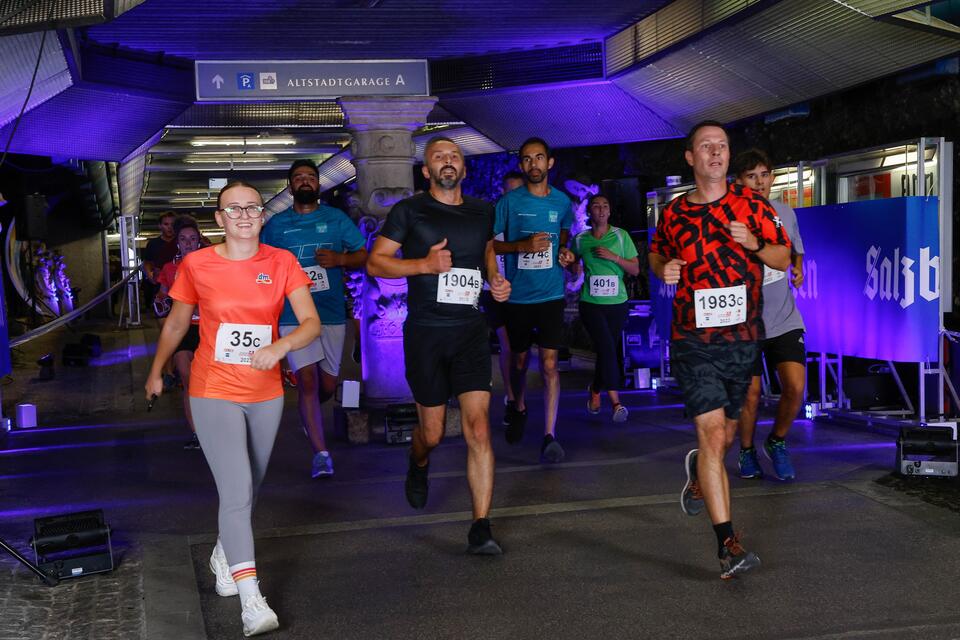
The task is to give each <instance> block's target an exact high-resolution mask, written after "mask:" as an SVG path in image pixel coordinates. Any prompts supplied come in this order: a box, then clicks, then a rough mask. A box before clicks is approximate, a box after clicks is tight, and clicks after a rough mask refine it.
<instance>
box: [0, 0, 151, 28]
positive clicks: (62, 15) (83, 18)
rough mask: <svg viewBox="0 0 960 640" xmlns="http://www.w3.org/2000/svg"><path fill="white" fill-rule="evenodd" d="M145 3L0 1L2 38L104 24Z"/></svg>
mask: <svg viewBox="0 0 960 640" xmlns="http://www.w3.org/2000/svg"><path fill="white" fill-rule="evenodd" d="M142 2H143V0H67V1H64V0H39V1H38V0H0V20H2V22H0V35H6V34H11V33H26V32H29V31H41V30H43V29H63V28H66V27H83V26H87V25H91V24H100V23H103V22H107V21H108V20H111V19H113V18H116V17H117V16H119V15H120V14H122V13H124V12H126V11H129V10H130V9H132V8H134V7H135V6H137V5H138V4H140V3H142Z"/></svg>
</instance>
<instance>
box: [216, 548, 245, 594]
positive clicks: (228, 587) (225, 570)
mask: <svg viewBox="0 0 960 640" xmlns="http://www.w3.org/2000/svg"><path fill="white" fill-rule="evenodd" d="M210 571H212V572H213V575H215V576H217V595H218V596H223V597H225V598H228V597H230V596H235V595H237V593H239V591H237V583H236V582H234V581H233V576H232V575H230V565H228V564H227V556H225V555H224V553H223V547H221V546H220V541H219V540H218V541H217V544H216V546H215V547H213V553H212V554H210Z"/></svg>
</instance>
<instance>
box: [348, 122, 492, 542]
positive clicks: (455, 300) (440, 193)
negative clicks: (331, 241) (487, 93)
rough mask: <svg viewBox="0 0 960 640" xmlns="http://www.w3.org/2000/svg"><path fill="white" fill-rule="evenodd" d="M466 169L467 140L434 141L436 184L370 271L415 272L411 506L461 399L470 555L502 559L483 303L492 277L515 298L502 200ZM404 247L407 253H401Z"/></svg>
mask: <svg viewBox="0 0 960 640" xmlns="http://www.w3.org/2000/svg"><path fill="white" fill-rule="evenodd" d="M465 175H466V168H465V166H464V160H463V153H462V152H461V151H460V148H459V147H458V146H457V144H456V143H455V142H453V140H450V139H449V138H444V137H442V136H437V137H434V138H431V139H430V141H429V142H427V146H426V148H425V149H424V153H423V176H424V177H425V178H428V179H429V180H430V190H429V191H428V192H426V193H421V194H418V195H415V196H413V197H412V198H407V199H406V200H402V201H400V202H398V203H397V204H396V205H394V207H393V209H391V210H390V214H389V215H388V216H387V220H386V222H385V223H384V225H383V229H381V231H380V237H378V238H377V241H376V243H375V244H374V246H373V249H372V250H371V252H370V258H369V261H368V262H367V272H368V273H369V274H370V275H371V276H373V277H381V278H401V277H406V278H407V287H408V292H407V321H406V323H405V324H404V326H403V351H404V360H405V365H406V377H407V382H408V383H409V384H410V389H411V390H412V391H413V398H414V400H416V403H417V413H418V415H419V418H420V424H419V425H417V427H416V429H414V432H413V446H412V447H411V449H410V461H409V469H408V471H407V480H406V485H405V490H406V496H407V502H409V503H410V506H411V507H413V508H414V509H421V508H423V507H424V506H425V505H426V503H427V488H428V483H427V471H428V467H429V456H430V451H431V450H432V449H433V448H434V447H436V446H437V445H438V444H440V440H441V439H442V438H443V425H444V419H445V417H446V408H447V400H449V399H450V397H451V396H456V397H457V400H458V401H459V403H460V416H461V421H462V425H463V437H464V440H465V441H466V443H467V450H468V453H467V481H468V483H469V484H470V494H471V497H472V498H473V518H474V522H473V525H472V526H471V527H470V533H469V535H468V536H467V540H468V543H469V546H468V547H467V551H468V552H469V553H474V554H488V555H494V554H499V553H501V549H500V545H499V544H498V543H497V541H496V540H494V538H493V536H492V534H491V532H490V521H489V519H488V517H487V516H488V515H489V513H490V502H491V500H492V498H493V469H494V459H493V448H492V446H491V444H490V415H489V412H490V387H491V385H492V379H491V367H490V348H489V346H488V344H487V325H486V321H485V319H484V317H483V314H482V313H481V312H480V310H479V309H478V301H479V298H480V291H481V289H482V288H483V279H484V276H486V278H487V280H488V282H489V283H490V291H491V293H492V295H493V297H494V299H496V300H498V301H501V302H502V301H505V300H506V299H507V298H508V297H510V283H509V282H507V280H506V279H504V277H503V276H502V275H501V274H500V271H499V270H498V269H497V260H496V254H495V253H494V251H493V220H494V211H493V206H492V205H490V204H489V203H487V202H484V201H483V200H478V199H476V198H471V197H469V196H465V195H463V194H462V193H461V190H460V183H461V182H462V181H463V178H464V176H465ZM398 250H402V256H403V257H397V251H398Z"/></svg>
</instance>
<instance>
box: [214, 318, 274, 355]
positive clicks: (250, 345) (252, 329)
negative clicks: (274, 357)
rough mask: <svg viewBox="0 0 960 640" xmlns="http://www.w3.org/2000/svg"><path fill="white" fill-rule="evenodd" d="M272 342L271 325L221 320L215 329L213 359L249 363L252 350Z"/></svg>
mask: <svg viewBox="0 0 960 640" xmlns="http://www.w3.org/2000/svg"><path fill="white" fill-rule="evenodd" d="M271 342H273V327H271V326H270V325H268V324H233V323H230V322H223V323H221V324H220V328H219V329H217V346H216V350H215V351H214V359H215V360H216V361H217V362H223V363H226V364H245V365H249V364H250V360H251V358H253V352H254V351H257V350H258V349H262V348H263V347H266V346H269V345H270V343H271Z"/></svg>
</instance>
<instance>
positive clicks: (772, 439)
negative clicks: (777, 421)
mask: <svg viewBox="0 0 960 640" xmlns="http://www.w3.org/2000/svg"><path fill="white" fill-rule="evenodd" d="M767 440H769V441H770V444H777V443H778V442H783V441H784V438H780V437H778V436H775V435H773V434H772V433H771V434H770V435H769V436H767Z"/></svg>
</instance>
